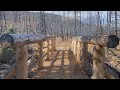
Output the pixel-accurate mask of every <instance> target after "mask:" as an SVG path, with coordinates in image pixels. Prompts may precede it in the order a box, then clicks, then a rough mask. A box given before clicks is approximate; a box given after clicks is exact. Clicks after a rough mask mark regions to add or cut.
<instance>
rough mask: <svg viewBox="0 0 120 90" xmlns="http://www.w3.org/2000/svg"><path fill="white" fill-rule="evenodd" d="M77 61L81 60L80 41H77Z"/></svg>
mask: <svg viewBox="0 0 120 90" xmlns="http://www.w3.org/2000/svg"><path fill="white" fill-rule="evenodd" d="M77 61H78V62H80V42H77Z"/></svg>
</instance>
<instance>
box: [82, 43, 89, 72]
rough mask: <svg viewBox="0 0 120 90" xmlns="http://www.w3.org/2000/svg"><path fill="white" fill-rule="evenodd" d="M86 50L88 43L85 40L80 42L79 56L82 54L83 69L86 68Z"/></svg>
mask: <svg viewBox="0 0 120 90" xmlns="http://www.w3.org/2000/svg"><path fill="white" fill-rule="evenodd" d="M87 52H88V43H87V42H81V56H82V62H83V63H84V69H85V70H86V69H87V67H86V62H87V59H88V58H87Z"/></svg>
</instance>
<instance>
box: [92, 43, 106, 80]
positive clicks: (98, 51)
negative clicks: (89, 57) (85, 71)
mask: <svg viewBox="0 0 120 90" xmlns="http://www.w3.org/2000/svg"><path fill="white" fill-rule="evenodd" d="M104 60H105V50H104V48H103V47H101V46H99V45H96V46H95V47H94V50H93V75H92V77H91V78H92V79H104V78H105V70H104V66H105V61H104Z"/></svg>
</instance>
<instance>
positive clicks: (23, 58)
mask: <svg viewBox="0 0 120 90" xmlns="http://www.w3.org/2000/svg"><path fill="white" fill-rule="evenodd" d="M27 61H28V51H27V47H26V45H24V46H20V47H17V49H16V78H17V79H27V78H28V65H27Z"/></svg>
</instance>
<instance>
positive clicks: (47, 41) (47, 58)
mask: <svg viewBox="0 0 120 90" xmlns="http://www.w3.org/2000/svg"><path fill="white" fill-rule="evenodd" d="M49 50H50V48H49V39H48V40H47V59H49Z"/></svg>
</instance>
